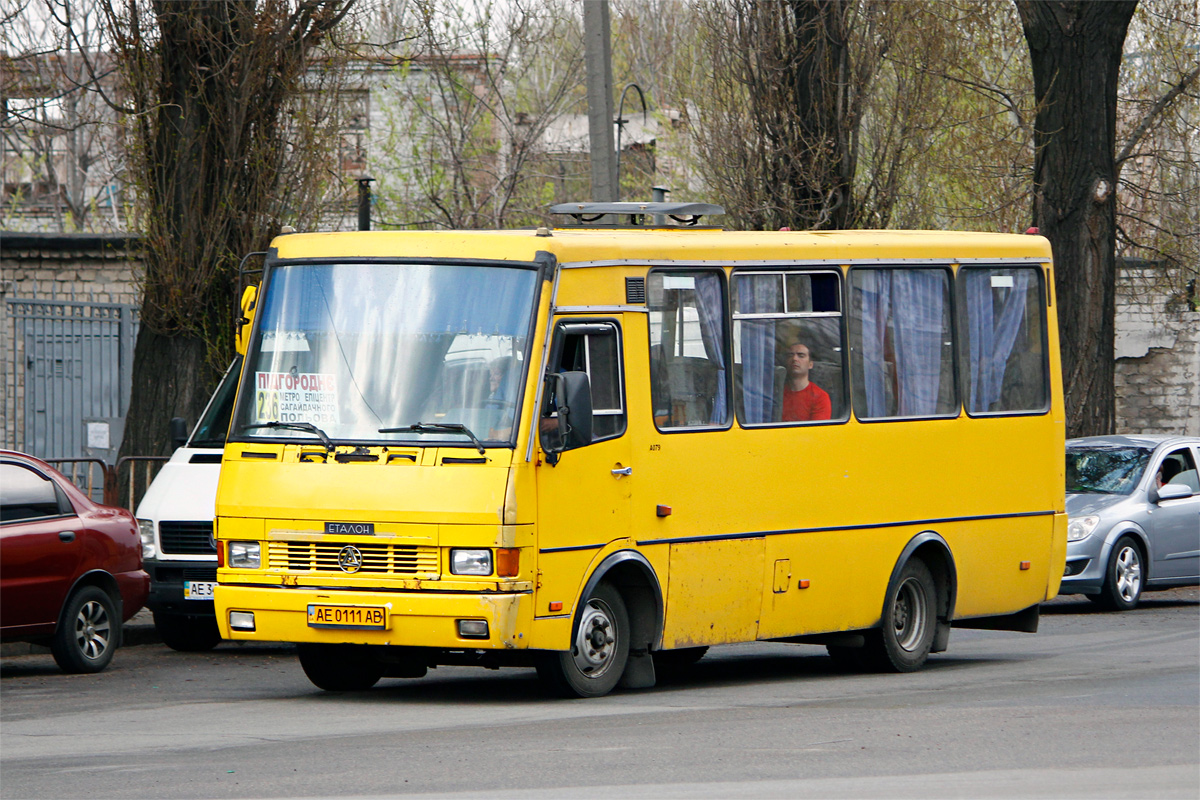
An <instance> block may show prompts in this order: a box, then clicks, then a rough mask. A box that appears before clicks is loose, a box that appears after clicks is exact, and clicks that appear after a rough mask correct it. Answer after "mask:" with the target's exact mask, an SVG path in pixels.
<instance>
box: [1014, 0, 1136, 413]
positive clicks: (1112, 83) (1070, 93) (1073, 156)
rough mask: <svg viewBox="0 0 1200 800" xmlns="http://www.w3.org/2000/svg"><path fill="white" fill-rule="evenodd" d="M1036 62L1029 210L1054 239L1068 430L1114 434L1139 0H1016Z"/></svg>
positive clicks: (1034, 68) (1052, 242) (1034, 65)
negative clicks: (1120, 190) (1129, 61)
mask: <svg viewBox="0 0 1200 800" xmlns="http://www.w3.org/2000/svg"><path fill="white" fill-rule="evenodd" d="M1016 5H1017V10H1018V11H1019V12H1020V14H1021V21H1022V24H1023V25H1024V29H1025V39H1026V41H1027V42H1028V44H1029V53H1030V57H1031V63H1032V66H1033V80H1034V87H1035V91H1036V93H1037V100H1038V111H1037V119H1036V122H1035V130H1034V135H1035V142H1036V148H1037V149H1036V154H1037V155H1036V161H1035V167H1034V202H1033V219H1034V223H1035V224H1036V225H1037V227H1038V229H1039V231H1040V232H1041V233H1042V235H1044V236H1046V237H1047V238H1048V239H1049V240H1050V243H1051V246H1052V247H1053V248H1054V259H1055V267H1056V271H1055V294H1056V296H1057V299H1058V320H1059V330H1060V332H1061V342H1062V364H1063V383H1064V390H1065V393H1066V405H1067V434H1068V435H1069V436H1085V435H1092V434H1104V433H1111V432H1112V431H1113V429H1114V426H1115V422H1116V401H1115V395H1114V384H1113V369H1114V363H1113V341H1114V316H1115V312H1116V300H1115V298H1116V191H1115V190H1116V182H1117V167H1116V146H1117V139H1116V137H1117V87H1118V78H1119V74H1120V68H1121V55H1122V50H1123V47H1124V44H1125V34H1126V30H1127V29H1128V27H1129V21H1130V19H1131V18H1132V17H1133V12H1134V10H1135V8H1136V7H1137V3H1136V0H1126V1H1124V2H1109V3H1090V2H1061V1H1059V0H1054V1H1052V2H1046V1H1044V0H1016Z"/></svg>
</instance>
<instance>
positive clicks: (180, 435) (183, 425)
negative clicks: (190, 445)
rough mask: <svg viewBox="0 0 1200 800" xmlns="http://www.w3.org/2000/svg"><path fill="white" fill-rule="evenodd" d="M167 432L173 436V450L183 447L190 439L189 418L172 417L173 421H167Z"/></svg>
mask: <svg viewBox="0 0 1200 800" xmlns="http://www.w3.org/2000/svg"><path fill="white" fill-rule="evenodd" d="M167 433H168V434H169V435H170V437H171V449H172V450H178V449H179V448H181V447H183V446H184V445H185V444H187V440H188V429H187V420H185V419H184V418H183V417H171V421H170V422H168V423H167Z"/></svg>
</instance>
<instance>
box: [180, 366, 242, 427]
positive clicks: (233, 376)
mask: <svg viewBox="0 0 1200 800" xmlns="http://www.w3.org/2000/svg"><path fill="white" fill-rule="evenodd" d="M241 371H242V357H241V356H238V357H237V358H235V359H234V360H233V363H232V364H230V365H229V369H227V370H225V375H224V377H222V378H221V382H220V383H219V384H217V390H216V391H215V392H213V396H212V399H211V400H209V401H208V408H206V409H204V416H202V417H201V418H200V421H199V422H198V423H196V430H194V431H192V438H191V440H190V441H188V447H224V446H225V437H226V436H227V435H228V434H229V415H230V414H232V413H233V400H234V396H235V395H236V394H237V382H238V376H239V375H240V374H241Z"/></svg>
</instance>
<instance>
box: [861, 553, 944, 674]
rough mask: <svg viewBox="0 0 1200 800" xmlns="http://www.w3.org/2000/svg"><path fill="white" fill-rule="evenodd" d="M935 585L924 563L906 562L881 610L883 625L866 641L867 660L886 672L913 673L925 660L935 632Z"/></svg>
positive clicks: (914, 560) (916, 561) (917, 560)
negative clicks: (869, 659) (868, 657)
mask: <svg viewBox="0 0 1200 800" xmlns="http://www.w3.org/2000/svg"><path fill="white" fill-rule="evenodd" d="M936 598H937V584H936V583H935V582H934V580H933V574H932V573H931V572H930V571H929V567H928V566H926V564H925V562H924V561H921V560H920V559H916V558H914V559H910V560H909V561H908V563H906V564H905V565H904V568H903V569H902V570H901V571H900V575H899V577H898V578H897V579H896V583H895V585H894V586H892V587H891V589H890V590H889V592H888V597H887V602H886V603H885V604H884V606H883V624H882V625H881V626H880V629H879V630H878V631H876V632H875V633H874V635H872V636H871V637H870V638H868V640H867V648H868V652H869V656H870V657H871V660H872V661H874V663H875V665H876V666H877V667H879V668H880V669H881V670H884V671H886V672H913V671H914V670H917V669H920V668H921V666H922V665H923V664H924V663H925V661H926V659H928V658H929V650H930V648H931V647H932V646H933V635H934V632H935V631H936V628H937V602H936Z"/></svg>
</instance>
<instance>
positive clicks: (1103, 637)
mask: <svg viewBox="0 0 1200 800" xmlns="http://www.w3.org/2000/svg"><path fill="white" fill-rule="evenodd" d="M1041 627H1042V630H1041V632H1040V633H1038V634H1036V635H1029V634H1017V633H1003V632H991V631H966V630H955V632H954V633H953V635H952V636H951V639H950V649H949V651H948V652H946V653H943V654H940V655H937V656H934V657H933V658H931V660H930V663H929V665H928V667H927V668H926V669H924V670H923V671H921V672H919V673H915V674H910V675H843V674H839V673H837V672H836V671H835V670H834V669H833V666H832V664H831V662H830V660H829V658H827V657H826V656H825V654H824V650H823V649H821V648H817V647H810V646H796V645H776V644H751V645H737V646H729V647H723V648H714V649H713V650H712V651H710V653H709V655H708V656H707V657H705V659H704V660H703V661H701V662H700V663H699V664H697V665H696V666H695V667H693V668H692V669H691V670H690V671H689V672H688V673H686V675H684V676H682V677H680V678H678V679H676V680H673V681H671V682H669V683H665V684H662V685H660V686H659V687H657V688H655V689H652V690H643V691H626V692H618V693H615V694H613V695H610V696H609V697H605V698H600V699H596V700H576V701H564V700H554V699H549V698H547V697H546V696H545V695H544V694H543V693H542V690H541V687H540V685H539V684H538V682H537V680H536V676H535V674H534V673H533V671H532V670H515V669H514V670H502V671H499V672H493V671H486V670H480V669H470V668H446V667H443V668H439V669H437V670H435V671H432V672H431V673H430V676H429V677H427V678H424V679H422V680H416V681H403V680H385V681H383V682H381V683H380V685H379V686H378V687H376V688H375V689H374V690H372V691H370V692H366V693H361V694H330V693H324V692H321V691H319V690H317V689H316V688H314V687H313V686H312V685H311V684H309V682H308V680H307V679H306V678H305V676H304V674H303V672H302V671H301V670H300V667H299V665H298V664H297V662H296V660H295V656H294V654H293V652H292V651H291V650H290V649H289V648H287V647H284V646H278V647H257V648H250V647H239V646H235V645H222V646H221V647H219V648H218V649H217V650H215V651H213V652H211V653H205V654H199V655H197V654H183V653H175V652H173V651H171V650H168V649H167V648H165V647H163V646H161V645H143V646H140V647H130V648H126V649H123V650H122V651H120V652H119V653H117V657H116V659H115V661H114V662H113V665H112V666H111V667H110V668H109V670H108V671H107V672H105V673H102V674H100V675H94V676H68V675H62V674H60V673H59V672H58V671H57V670H56V668H55V666H54V662H53V661H52V659H51V658H50V657H49V656H48V655H22V656H11V657H8V658H4V659H3V660H0V795H2V796H3V797H4V798H5V799H6V800H9V799H10V798H12V799H14V800H15V798H39V799H40V798H52V797H88V798H97V797H99V798H103V797H121V798H125V797H129V798H141V797H172V798H188V797H314V796H322V797H334V796H336V797H383V796H395V795H405V796H418V797H419V796H436V797H455V798H459V797H463V798H465V797H502V798H503V797H509V798H552V797H580V798H582V797H587V798H604V797H634V798H647V797H668V798H675V797H731V798H766V797H781V798H782V797H788V798H792V797H797V796H803V797H912V798H938V797H982V798H993V797H1018V796H1019V797H1023V798H1024V797H1086V798H1101V797H1103V798H1109V797H1137V798H1141V797H1164V798H1166V797H1182V798H1189V800H1195V798H1196V797H1200V592H1198V591H1197V590H1196V589H1185V590H1178V591H1173V592H1169V593H1160V594H1149V595H1146V598H1145V599H1144V601H1143V606H1142V607H1141V608H1139V609H1138V610H1136V611H1134V612H1132V613H1127V614H1104V613H1098V612H1095V611H1093V610H1092V608H1091V607H1090V605H1089V604H1088V603H1087V602H1086V601H1084V600H1083V598H1060V599H1058V600H1056V601H1055V602H1054V603H1052V604H1049V605H1048V606H1047V607H1046V610H1045V613H1044V615H1043V617H1042V626H1041Z"/></svg>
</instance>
